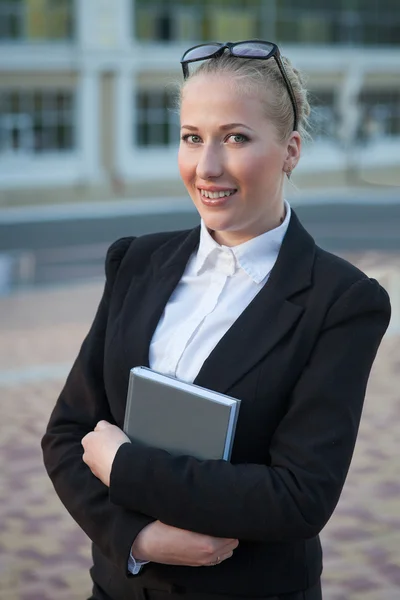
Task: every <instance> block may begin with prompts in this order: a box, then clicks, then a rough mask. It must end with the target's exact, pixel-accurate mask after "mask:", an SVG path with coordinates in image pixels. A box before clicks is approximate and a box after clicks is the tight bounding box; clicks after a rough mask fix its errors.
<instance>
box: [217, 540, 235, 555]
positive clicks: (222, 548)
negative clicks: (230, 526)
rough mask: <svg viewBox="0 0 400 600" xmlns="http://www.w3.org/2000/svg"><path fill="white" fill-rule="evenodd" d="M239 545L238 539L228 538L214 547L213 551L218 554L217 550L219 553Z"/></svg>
mask: <svg viewBox="0 0 400 600" xmlns="http://www.w3.org/2000/svg"><path fill="white" fill-rule="evenodd" d="M238 546H239V541H238V540H229V541H227V542H226V543H224V544H220V545H218V546H217V547H216V548H215V552H216V553H217V554H218V551H219V553H220V554H222V553H223V552H230V550H235V549H236V548H237V547H238Z"/></svg>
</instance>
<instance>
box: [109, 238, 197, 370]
mask: <svg viewBox="0 0 400 600" xmlns="http://www.w3.org/2000/svg"><path fill="white" fill-rule="evenodd" d="M199 238H200V227H196V228H195V229H192V230H191V231H190V232H189V234H188V233H187V232H183V233H182V236H179V237H174V238H172V239H170V240H168V241H167V242H166V243H165V244H162V245H161V246H159V247H158V248H157V249H156V250H155V252H154V253H153V255H152V257H151V264H150V268H148V269H145V272H144V274H143V275H142V276H141V277H140V276H137V277H133V278H132V283H131V285H130V288H129V291H128V295H127V299H126V307H124V311H123V312H124V315H125V318H126V320H125V321H124V322H122V323H121V324H120V328H121V330H122V336H123V338H124V344H123V347H124V349H125V355H126V359H127V366H128V368H129V369H131V368H132V367H133V366H137V365H141V366H149V348H150V342H151V339H152V337H153V334H154V331H155V329H156V327H157V324H158V322H159V320H160V318H161V316H162V313H163V311H164V308H165V306H166V304H167V302H168V300H169V298H170V296H171V294H172V292H173V291H174V289H175V288H176V286H177V285H178V283H179V281H180V279H181V277H182V275H183V272H184V270H185V267H186V264H187V262H188V260H189V258H190V255H191V254H192V252H193V251H194V250H195V249H196V247H197V246H198V243H199ZM129 307H132V311H130V310H129Z"/></svg>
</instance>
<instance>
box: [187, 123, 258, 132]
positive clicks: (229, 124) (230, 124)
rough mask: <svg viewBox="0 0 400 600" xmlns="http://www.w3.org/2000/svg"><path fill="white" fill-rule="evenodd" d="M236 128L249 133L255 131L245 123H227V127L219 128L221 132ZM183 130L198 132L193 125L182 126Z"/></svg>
mask: <svg viewBox="0 0 400 600" xmlns="http://www.w3.org/2000/svg"><path fill="white" fill-rule="evenodd" d="M235 127H245V129H248V130H249V131H253V130H252V129H251V127H248V125H245V124H244V123H227V124H226V125H221V127H220V128H219V129H220V130H221V131H226V130H228V129H234V128H235ZM182 129H189V131H198V127H194V126H193V125H182Z"/></svg>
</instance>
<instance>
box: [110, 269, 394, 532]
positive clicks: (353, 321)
mask: <svg viewBox="0 0 400 600" xmlns="http://www.w3.org/2000/svg"><path fill="white" fill-rule="evenodd" d="M389 319H390V303H389V299H388V296H387V294H386V292H385V290H383V288H381V287H380V286H379V284H378V283H377V282H376V281H375V280H371V279H368V278H364V279H361V280H359V281H357V282H356V283H354V284H352V285H351V287H350V288H348V289H347V291H346V292H345V293H344V294H343V295H342V296H341V297H339V299H338V300H337V301H336V302H335V303H334V305H333V306H332V307H331V309H330V311H329V312H328V313H327V317H326V319H325V321H324V326H323V328H322V331H321V332H320V335H319V337H318V339H317V342H316V344H315V346H314V349H313V352H312V355H311V356H310V359H309V361H308V363H307V365H306V368H305V369H304V370H303V372H302V375H301V377H300V379H299V380H298V382H297V385H296V386H295V388H294V391H293V393H292V396H291V398H290V403H289V407H288V410H287V412H286V415H285V416H284V418H283V419H282V421H281V422H280V424H279V426H278V428H277V429H276V431H275V434H274V436H273V439H272V443H271V446H270V456H271V464H270V465H268V466H266V465H262V464H231V463H229V462H225V461H223V460H207V461H200V460H197V459H195V458H193V457H189V456H171V455H170V454H168V453H167V452H165V451H163V450H160V449H156V448H151V447H146V446H143V445H140V444H139V443H132V444H129V443H126V444H123V445H122V446H121V447H120V448H119V450H118V452H117V455H116V457H115V460H114V463H113V466H112V471H111V483H110V499H111V501H112V502H113V503H115V504H118V505H121V506H125V507H127V508H131V509H134V510H138V511H140V512H144V513H146V514H149V515H152V516H153V517H156V518H158V519H160V520H161V521H163V522H165V523H167V524H170V525H173V526H176V527H181V528H184V529H190V530H194V531H197V532H200V533H206V534H209V535H215V536H221V537H232V538H238V539H241V540H252V541H279V540H280V541H284V540H290V539H299V538H302V539H305V538H310V537H314V536H315V535H317V534H318V533H319V532H320V531H321V529H322V528H323V527H324V525H325V524H326V522H327V521H328V519H329V518H330V516H331V515H332V512H333V510H334V508H335V506H336V504H337V502H338V499H339V496H340V493H341V490H342V487H343V485H344V482H345V478H346V475H347V472H348V469H349V465H350V461H351V458H352V454H353V450H354V445H355V441H356V436H357V431H358V426H359V421H360V417H361V411H362V406H363V401H364V396H365V390H366V385H367V380H368V377H369V373H370V370H371V366H372V363H373V360H374V358H375V355H376V352H377V349H378V346H379V344H380V341H381V338H382V336H383V335H384V332H385V330H386V328H387V326H388V323H389ZM128 465H129V466H128Z"/></svg>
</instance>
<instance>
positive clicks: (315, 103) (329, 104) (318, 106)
mask: <svg viewBox="0 0 400 600" xmlns="http://www.w3.org/2000/svg"><path fill="white" fill-rule="evenodd" d="M310 104H311V114H310V117H309V121H310V128H311V132H310V133H311V135H312V137H313V138H314V140H315V141H317V140H323V139H325V140H326V139H329V140H335V139H336V138H337V128H338V115H337V113H336V110H335V95H334V92H333V91H332V90H329V91H326V90H323V91H315V92H310Z"/></svg>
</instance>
